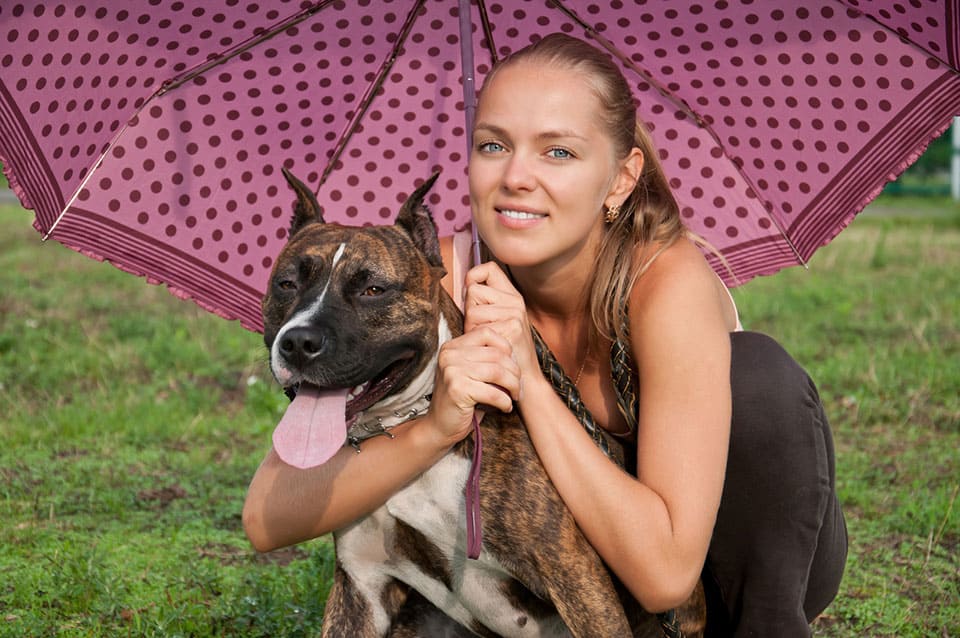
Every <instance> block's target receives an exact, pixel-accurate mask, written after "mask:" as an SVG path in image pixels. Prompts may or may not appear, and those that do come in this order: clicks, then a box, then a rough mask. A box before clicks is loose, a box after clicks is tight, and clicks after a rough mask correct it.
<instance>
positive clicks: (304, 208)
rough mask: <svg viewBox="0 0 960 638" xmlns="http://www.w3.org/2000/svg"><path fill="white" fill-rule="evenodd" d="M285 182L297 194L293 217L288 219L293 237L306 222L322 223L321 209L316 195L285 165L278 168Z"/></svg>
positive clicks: (290, 235)
mask: <svg viewBox="0 0 960 638" xmlns="http://www.w3.org/2000/svg"><path fill="white" fill-rule="evenodd" d="M280 170H281V171H283V176H284V177H285V178H286V180H287V183H288V184H290V186H291V188H293V191H294V192H295V193H296V194H297V203H296V204H295V205H294V207H293V219H292V220H291V221H290V234H289V235H288V237H293V236H294V235H295V234H297V231H299V230H300V229H301V228H303V227H304V226H306V225H307V224H314V223H320V224H322V223H323V211H322V210H321V209H320V203H319V202H317V197H316V195H314V194H313V191H312V190H310V189H309V188H308V187H307V185H306V184H304V183H303V182H301V181H300V180H299V179H297V178H296V177H294V176H293V173H291V172H290V171H288V170H287V169H286V168H285V167H281V168H280Z"/></svg>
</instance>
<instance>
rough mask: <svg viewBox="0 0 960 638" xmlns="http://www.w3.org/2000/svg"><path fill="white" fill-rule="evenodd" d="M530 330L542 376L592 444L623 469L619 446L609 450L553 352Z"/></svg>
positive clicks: (578, 393)
mask: <svg viewBox="0 0 960 638" xmlns="http://www.w3.org/2000/svg"><path fill="white" fill-rule="evenodd" d="M530 330H531V332H532V333H533V345H534V348H536V351H537V360H538V361H539V362H540V370H541V371H543V374H544V375H546V377H547V379H549V380H550V385H552V386H553V389H554V391H555V392H556V393H557V394H558V395H559V396H560V398H561V399H563V400H564V403H566V404H567V407H568V408H569V409H570V411H571V412H573V414H574V415H576V417H577V420H578V421H580V424H581V425H582V426H583V429H584V430H586V431H587V434H589V435H590V438H592V439H593V442H594V443H596V444H597V447H599V448H600V450H601V451H603V453H604V454H606V455H607V457H609V458H610V459H611V460H613V461H614V462H615V463H616V464H617V465H619V466H620V467H623V463H624V459H623V454H622V452H621V450H620V449H619V446H613V448H611V446H610V442H609V441H608V440H607V435H606V434H605V433H604V431H603V429H602V428H600V427H598V426H597V423H596V421H594V420H593V415H592V414H590V411H589V410H588V409H587V406H585V405H584V404H583V400H582V399H581V397H580V391H579V390H577V386H576V385H574V383H573V381H571V380H570V377H568V376H567V373H566V372H564V371H563V368H562V367H561V366H560V362H559V361H557V358H556V357H555V356H554V355H553V352H551V351H550V348H549V347H548V346H547V344H546V342H544V340H543V337H541V336H540V333H539V332H537V329H536V328H534V327H532V326H531V328H530Z"/></svg>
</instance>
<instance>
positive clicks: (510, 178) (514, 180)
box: [503, 151, 536, 191]
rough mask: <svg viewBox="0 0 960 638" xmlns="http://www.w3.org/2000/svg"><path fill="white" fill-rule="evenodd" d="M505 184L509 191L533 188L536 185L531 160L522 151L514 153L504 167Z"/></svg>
mask: <svg viewBox="0 0 960 638" xmlns="http://www.w3.org/2000/svg"><path fill="white" fill-rule="evenodd" d="M503 186H504V188H505V189H507V190H509V191H523V190H533V189H534V187H535V186H536V179H535V176H534V174H533V171H532V170H530V165H529V160H528V159H527V158H526V157H525V156H524V155H523V154H521V153H520V152H516V151H515V152H514V153H512V154H511V156H510V159H509V160H508V161H507V164H506V166H505V167H504V171H503Z"/></svg>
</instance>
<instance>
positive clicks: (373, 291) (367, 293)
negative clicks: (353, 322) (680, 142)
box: [361, 286, 384, 297]
mask: <svg viewBox="0 0 960 638" xmlns="http://www.w3.org/2000/svg"><path fill="white" fill-rule="evenodd" d="M383 293H384V289H383V288H381V287H380V286H367V287H366V288H364V290H363V292H362V293H361V294H362V295H363V296H364V297H376V296H378V295H382V294H383Z"/></svg>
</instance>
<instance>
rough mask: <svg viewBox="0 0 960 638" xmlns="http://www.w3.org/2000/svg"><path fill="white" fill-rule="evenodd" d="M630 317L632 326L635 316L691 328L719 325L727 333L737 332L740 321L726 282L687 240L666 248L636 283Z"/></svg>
mask: <svg viewBox="0 0 960 638" xmlns="http://www.w3.org/2000/svg"><path fill="white" fill-rule="evenodd" d="M630 316H631V324H633V323H634V322H633V318H634V317H636V318H637V319H642V320H644V321H651V322H655V323H658V324H659V323H661V322H664V323H666V324H667V325H674V326H675V325H677V322H682V323H683V324H684V325H688V326H690V327H696V326H697V325H698V324H699V325H702V326H704V327H705V326H706V324H708V323H713V322H718V324H717V325H719V326H722V327H723V329H724V331H726V332H730V331H732V330H734V329H735V327H736V321H737V319H736V309H735V308H734V307H733V303H732V301H731V300H730V296H729V295H728V294H727V291H726V288H725V287H724V285H723V282H722V281H721V280H720V278H719V277H717V275H716V273H715V272H714V271H713V269H712V268H711V267H710V264H709V263H708V262H707V260H706V258H705V257H704V256H703V252H702V251H701V250H700V248H699V247H697V245H696V244H694V243H693V242H692V241H690V240H689V239H687V238H681V239H678V240H677V241H675V242H674V243H673V244H671V245H670V246H668V247H667V248H665V249H663V251H662V252H661V253H660V254H659V255H657V257H656V259H655V260H654V261H653V263H652V264H651V265H650V267H649V268H648V269H647V271H646V272H645V273H644V274H643V276H642V277H640V279H639V280H638V281H637V283H636V285H635V286H634V288H633V290H632V291H631V294H630ZM701 322H703V323H701Z"/></svg>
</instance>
